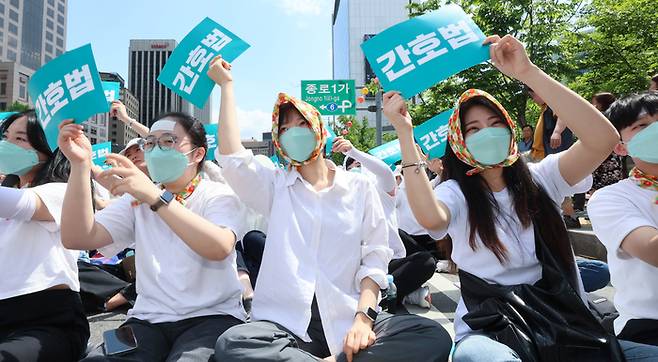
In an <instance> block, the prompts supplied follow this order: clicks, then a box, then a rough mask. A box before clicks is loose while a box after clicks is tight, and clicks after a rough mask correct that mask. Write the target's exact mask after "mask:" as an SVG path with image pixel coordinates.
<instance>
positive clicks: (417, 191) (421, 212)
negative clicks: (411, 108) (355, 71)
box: [384, 91, 450, 230]
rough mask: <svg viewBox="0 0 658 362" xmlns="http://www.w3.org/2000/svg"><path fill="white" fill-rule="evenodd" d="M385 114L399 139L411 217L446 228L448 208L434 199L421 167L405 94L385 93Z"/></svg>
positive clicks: (427, 225) (426, 225)
mask: <svg viewBox="0 0 658 362" xmlns="http://www.w3.org/2000/svg"><path fill="white" fill-rule="evenodd" d="M384 114H385V115H386V117H387V118H388V120H389V121H390V122H391V124H392V125H393V127H395V130H396V131H397V134H398V139H399V140H400V150H401V151H402V167H403V168H402V176H403V177H404V183H405V185H406V186H405V190H406V193H407V199H408V200H409V206H410V207H411V211H412V212H413V214H414V217H415V218H416V220H417V221H418V223H419V224H420V225H421V226H422V227H424V228H425V229H427V230H445V229H447V228H448V225H449V224H450V211H449V210H448V207H447V206H446V205H445V204H444V203H442V202H441V201H437V200H436V197H435V196H434V192H433V191H432V187H431V186H430V181H429V179H428V178H427V174H426V173H425V170H424V169H423V168H422V167H420V164H421V163H423V162H424V161H423V158H422V157H421V155H420V153H419V152H418V149H417V148H416V143H415V142H414V135H413V124H412V123H411V116H410V115H409V112H408V110H407V104H406V103H405V101H404V98H402V96H400V94H399V93H398V92H395V91H389V92H386V93H384ZM405 166H407V167H405Z"/></svg>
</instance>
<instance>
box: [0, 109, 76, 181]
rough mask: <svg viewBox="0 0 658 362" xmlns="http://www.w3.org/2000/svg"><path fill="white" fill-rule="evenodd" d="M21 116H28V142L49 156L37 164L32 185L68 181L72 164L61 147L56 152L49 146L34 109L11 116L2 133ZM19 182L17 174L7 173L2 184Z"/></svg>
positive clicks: (2, 128) (1, 130)
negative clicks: (61, 150) (60, 149)
mask: <svg viewBox="0 0 658 362" xmlns="http://www.w3.org/2000/svg"><path fill="white" fill-rule="evenodd" d="M21 117H26V118H27V125H26V131H27V140H28V142H29V143H30V145H31V146H32V148H34V149H35V150H36V151H37V152H40V153H42V154H43V155H45V156H46V157H47V159H46V161H45V162H44V163H43V164H41V165H39V166H37V167H38V171H37V173H36V174H35V176H34V178H33V179H32V182H30V187H34V186H39V185H44V184H47V183H51V182H67V181H68V179H69V174H70V172H71V165H70V163H69V161H68V159H67V158H66V157H65V156H64V155H63V154H62V153H61V152H60V151H59V149H56V150H55V151H54V152H53V151H51V150H50V146H48V141H47V140H46V133H45V132H44V131H43V128H42V127H41V124H40V123H39V120H38V119H37V115H36V113H35V112H34V110H32V109H30V110H27V111H23V112H19V113H16V114H12V115H11V116H9V117H8V118H7V119H6V120H5V121H4V122H3V123H2V125H0V135H4V134H5V132H7V130H8V129H9V126H11V125H12V123H14V122H15V121H16V120H17V119H19V118H21ZM19 183H20V179H19V177H18V176H17V175H7V177H6V178H5V180H4V181H3V182H2V186H7V187H17V186H19Z"/></svg>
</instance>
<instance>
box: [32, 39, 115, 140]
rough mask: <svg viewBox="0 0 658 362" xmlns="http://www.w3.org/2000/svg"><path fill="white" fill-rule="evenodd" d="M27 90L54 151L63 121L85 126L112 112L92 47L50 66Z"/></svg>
mask: <svg viewBox="0 0 658 362" xmlns="http://www.w3.org/2000/svg"><path fill="white" fill-rule="evenodd" d="M27 89H28V93H29V95H30V99H32V101H33V102H34V108H35V110H36V113H37V118H38V119H39V122H41V126H42V127H43V129H44V131H45V133H46V139H47V140H48V145H49V146H50V148H51V149H52V150H54V149H55V148H57V135H58V133H59V128H58V126H59V124H60V123H61V122H62V121H63V120H65V119H70V118H72V119H74V120H75V122H76V123H82V122H84V121H86V120H87V119H88V118H89V117H91V116H93V115H94V114H97V113H105V112H108V111H109V106H108V103H107V99H106V98H105V92H104V91H103V85H102V83H101V78H100V76H99V75H98V70H97V68H96V61H95V60H94V54H93V52H92V50H91V45H90V44H87V45H84V46H81V47H80V48H77V49H74V50H71V51H68V52H66V53H64V54H62V55H60V56H59V57H57V58H55V59H53V60H51V61H50V62H48V63H47V64H46V65H44V66H43V67H41V68H40V69H39V70H37V72H36V73H34V75H33V76H32V78H31V79H30V82H29V84H28V86H27Z"/></svg>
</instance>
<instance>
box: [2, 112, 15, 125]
mask: <svg viewBox="0 0 658 362" xmlns="http://www.w3.org/2000/svg"><path fill="white" fill-rule="evenodd" d="M12 114H16V112H0V124H2V122H4V121H5V119H7V118H8V117H9V116H11V115H12Z"/></svg>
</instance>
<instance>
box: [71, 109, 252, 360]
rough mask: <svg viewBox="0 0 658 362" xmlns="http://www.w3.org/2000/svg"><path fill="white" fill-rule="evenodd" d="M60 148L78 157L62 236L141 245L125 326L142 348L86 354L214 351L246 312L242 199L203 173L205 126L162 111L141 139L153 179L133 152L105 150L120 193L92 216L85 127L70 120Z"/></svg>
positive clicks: (83, 245) (110, 247)
mask: <svg viewBox="0 0 658 362" xmlns="http://www.w3.org/2000/svg"><path fill="white" fill-rule="evenodd" d="M59 146H60V149H61V150H62V152H63V153H64V154H65V155H66V157H68V158H69V160H70V161H71V177H70V179H69V183H68V187H67V188H66V195H65V197H64V210H65V211H64V212H63V214H62V242H63V244H64V245H65V246H66V247H67V248H72V249H83V250H92V249H98V250H99V251H100V252H101V253H102V254H103V255H105V256H112V255H116V254H117V253H118V252H120V251H122V250H123V249H125V248H126V247H128V246H129V245H130V244H131V243H132V242H133V241H134V243H135V257H136V260H135V266H136V271H137V272H136V275H137V300H136V302H135V305H134V307H133V308H132V309H131V310H130V311H129V312H128V317H129V319H128V320H127V321H126V322H125V323H124V326H128V327H129V328H131V329H132V331H133V334H134V335H135V337H136V340H137V348H135V349H133V350H131V351H129V352H127V353H125V354H122V355H121V356H120V357H118V356H112V357H111V358H110V357H105V356H102V352H101V351H95V352H94V353H92V356H91V357H88V360H107V359H111V360H121V359H126V360H140V361H161V360H165V359H166V360H168V361H178V360H190V359H195V360H208V359H209V358H211V356H212V355H213V354H214V345H215V341H216V340H217V337H219V335H220V334H222V332H224V331H225V330H227V329H228V328H230V327H232V326H234V325H237V324H241V323H242V322H243V321H244V319H245V317H246V315H245V312H244V309H243V308H242V305H241V297H240V295H241V287H240V282H239V281H238V276H237V270H236V261H235V250H234V245H235V241H236V235H239V230H240V229H241V221H242V216H241V215H242V212H241V210H242V207H241V205H240V202H239V200H238V198H237V197H236V196H235V194H234V193H233V192H232V191H231V189H230V188H229V187H228V186H226V185H224V184H221V183H216V182H212V181H210V180H209V179H207V178H204V177H203V176H202V172H200V171H201V169H202V164H203V161H204V159H205V156H206V149H207V144H206V135H205V131H204V129H203V125H202V124H201V123H200V122H198V121H196V120H194V119H192V118H191V117H189V116H188V115H185V114H182V113H169V114H165V115H163V116H162V117H160V118H158V119H156V122H154V123H153V126H152V127H151V130H150V133H149V135H148V136H147V137H146V139H145V143H144V155H145V159H146V164H147V167H148V172H149V175H150V177H151V178H149V177H148V176H147V175H145V174H144V173H143V172H142V171H140V170H139V169H138V167H137V166H136V165H134V164H133V163H132V162H131V161H130V160H128V159H127V158H126V157H124V156H121V155H116V154H111V155H108V156H107V160H108V163H110V164H111V165H112V166H113V167H112V168H111V169H109V170H107V171H104V172H103V173H102V174H100V175H99V177H100V178H101V179H104V182H105V183H110V184H111V186H110V191H111V192H112V193H113V194H116V195H123V196H122V197H121V198H120V199H118V200H117V201H115V202H113V203H111V204H110V205H108V206H107V207H106V208H105V209H103V210H101V211H99V212H98V213H96V214H95V215H94V212H93V210H92V208H91V192H90V190H89V186H88V183H87V182H85V180H88V179H89V176H90V168H91V153H90V150H91V145H90V144H89V141H88V140H87V138H86V137H85V136H84V134H83V132H82V126H80V125H76V124H70V123H63V124H62V126H61V130H60V136H59ZM151 179H152V180H153V181H151ZM153 182H156V183H157V184H154V183H153ZM106 352H109V351H106Z"/></svg>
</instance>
